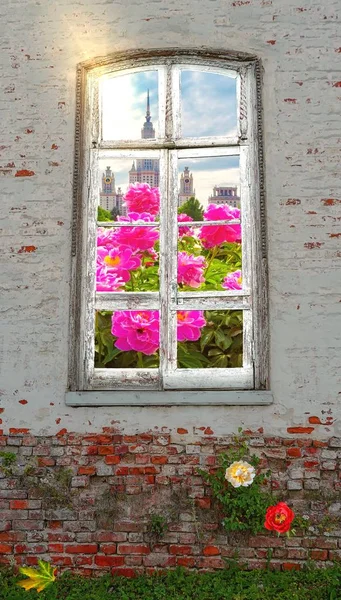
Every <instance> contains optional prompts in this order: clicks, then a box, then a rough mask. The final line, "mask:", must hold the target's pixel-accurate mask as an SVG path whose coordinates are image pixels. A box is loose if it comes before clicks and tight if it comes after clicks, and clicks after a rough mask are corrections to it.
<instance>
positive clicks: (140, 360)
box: [137, 352, 143, 369]
mask: <svg viewBox="0 0 341 600" xmlns="http://www.w3.org/2000/svg"><path fill="white" fill-rule="evenodd" d="M137 366H138V368H139V369H143V356H142V352H138V353H137Z"/></svg>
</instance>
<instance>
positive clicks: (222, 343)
mask: <svg viewBox="0 0 341 600" xmlns="http://www.w3.org/2000/svg"><path fill="white" fill-rule="evenodd" d="M214 341H215V343H216V344H217V346H218V348H221V349H222V350H227V348H229V347H230V346H231V344H232V339H231V338H230V336H228V335H225V333H224V332H223V331H222V330H221V329H217V331H216V332H215V334H214Z"/></svg>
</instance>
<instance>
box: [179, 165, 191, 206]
mask: <svg viewBox="0 0 341 600" xmlns="http://www.w3.org/2000/svg"><path fill="white" fill-rule="evenodd" d="M192 196H195V189H194V188H193V175H192V173H190V172H189V168H188V167H185V168H184V172H183V173H181V176H180V192H179V198H178V206H182V205H183V204H184V203H185V202H186V201H187V200H188V199H189V198H191V197H192Z"/></svg>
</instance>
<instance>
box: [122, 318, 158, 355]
mask: <svg viewBox="0 0 341 600" xmlns="http://www.w3.org/2000/svg"><path fill="white" fill-rule="evenodd" d="M111 333H112V335H114V336H115V337H117V340H116V341H115V342H114V343H115V346H116V348H119V350H124V351H125V352H128V351H129V350H134V351H135V352H142V353H143V354H154V352H156V350H157V349H158V347H159V312H158V311H157V310H145V311H138V310H131V311H129V310H123V311H115V312H114V313H113V314H112V327H111Z"/></svg>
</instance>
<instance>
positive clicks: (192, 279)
mask: <svg viewBox="0 0 341 600" xmlns="http://www.w3.org/2000/svg"><path fill="white" fill-rule="evenodd" d="M178 165H179V166H178V168H179V197H178V205H179V206H178V222H179V229H178V289H179V290H180V291H195V290H197V291H203V290H206V291H209V290H218V291H224V290H240V289H242V243H241V242H242V231H241V225H240V224H229V223H228V222H227V223H223V224H222V225H219V223H218V224H217V223H216V224H212V225H209V222H211V221H215V222H216V221H230V220H236V219H237V220H238V219H240V192H239V190H240V181H239V157H238V156H224V157H208V158H197V159H180V160H179V163H178ZM191 221H201V222H202V225H201V226H194V225H193V226H191V224H190V223H191ZM180 223H184V225H181V224H180Z"/></svg>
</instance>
